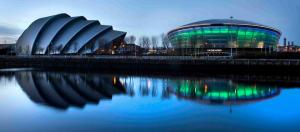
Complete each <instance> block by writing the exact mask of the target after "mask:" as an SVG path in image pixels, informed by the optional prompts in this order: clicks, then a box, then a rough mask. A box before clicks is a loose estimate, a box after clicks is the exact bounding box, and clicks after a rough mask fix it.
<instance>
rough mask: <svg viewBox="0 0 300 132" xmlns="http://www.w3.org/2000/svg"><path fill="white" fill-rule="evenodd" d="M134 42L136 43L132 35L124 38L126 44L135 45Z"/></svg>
mask: <svg viewBox="0 0 300 132" xmlns="http://www.w3.org/2000/svg"><path fill="white" fill-rule="evenodd" d="M135 41H136V37H135V36H133V35H131V36H128V37H125V42H126V44H135Z"/></svg>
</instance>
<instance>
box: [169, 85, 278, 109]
mask: <svg viewBox="0 0 300 132" xmlns="http://www.w3.org/2000/svg"><path fill="white" fill-rule="evenodd" d="M171 91H173V92H174V93H175V94H176V95H177V96H178V97H179V98H184V99H189V100H193V101H198V102H201V103H207V104H242V103H248V102H253V101H259V100H263V99H267V98H271V97H274V96H276V95H278V94H279V93H280V89H278V88H276V87H272V86H264V85H250V84H242V83H234V82H232V81H228V80H199V81H198V80H197V81H190V80H189V81H178V82H176V83H175V86H174V88H173V89H171Z"/></svg>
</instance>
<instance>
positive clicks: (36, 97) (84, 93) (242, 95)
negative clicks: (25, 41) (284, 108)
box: [16, 71, 281, 109]
mask: <svg viewBox="0 0 300 132" xmlns="http://www.w3.org/2000/svg"><path fill="white" fill-rule="evenodd" d="M16 80H17V81H18V83H19V85H20V86H21V88H22V89H23V91H24V92H25V93H26V94H27V95H28V97H29V98H30V99H31V100H32V101H34V102H35V103H38V104H43V105H47V106H51V107H54V108H59V109H67V108H69V107H78V108H83V107H84V106H85V105H86V104H98V102H99V101H100V100H111V99H112V97H113V96H114V95H119V94H122V95H125V96H129V97H153V98H161V99H169V98H171V97H176V98H178V99H185V100H187V101H193V102H198V103H204V104H210V105H215V104H219V105H228V104H230V105H235V104H246V103H250V102H252V103H254V102H257V101H262V100H265V99H268V98H272V97H275V96H277V95H279V94H280V91H281V89H280V88H278V87H277V86H276V85H265V84H256V83H245V82H238V81H233V80H230V79H215V78H196V79H195V78H192V79H182V78H164V77H161V78H151V77H134V76H112V75H103V74H86V73H64V72H40V71H22V72H17V73H16Z"/></svg>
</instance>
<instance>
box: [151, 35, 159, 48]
mask: <svg viewBox="0 0 300 132" xmlns="http://www.w3.org/2000/svg"><path fill="white" fill-rule="evenodd" d="M151 44H152V48H153V49H156V48H157V45H158V38H157V37H156V36H152V37H151Z"/></svg>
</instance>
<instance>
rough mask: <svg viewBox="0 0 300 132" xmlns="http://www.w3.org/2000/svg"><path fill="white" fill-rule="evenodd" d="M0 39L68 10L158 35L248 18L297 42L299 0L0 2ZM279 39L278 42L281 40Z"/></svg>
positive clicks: (132, 31) (130, 30) (134, 31)
mask: <svg viewBox="0 0 300 132" xmlns="http://www.w3.org/2000/svg"><path fill="white" fill-rule="evenodd" d="M0 3H1V8H0V43H3V42H4V39H6V40H7V41H10V40H15V39H17V38H18V36H19V35H20V34H21V33H22V32H23V30H24V29H26V28H27V27H28V26H29V24H30V23H31V22H32V21H34V20H35V19H37V18H40V17H44V16H48V15H54V14H57V13H62V12H64V13H68V14H70V15H71V16H79V15H83V16H86V17H87V18H88V19H96V20H100V22H101V23H102V24H109V25H113V26H114V28H115V29H117V30H122V31H126V32H128V35H131V34H134V35H137V36H141V35H149V36H151V35H159V34H161V33H163V32H168V31H169V30H171V29H173V28H176V27H178V26H181V25H184V24H187V23H191V22H195V21H200V20H205V19H214V18H229V17H230V16H234V18H236V19H242V20H248V21H253V22H257V23H261V24H264V25H268V26H271V27H275V28H278V29H279V30H281V31H282V32H283V35H282V38H283V37H287V38H288V39H289V40H293V41H295V43H297V44H300V32H299V31H300V1H299V0H51V1H49V0H39V1H37V0H0ZM281 43H282V41H281Z"/></svg>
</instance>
